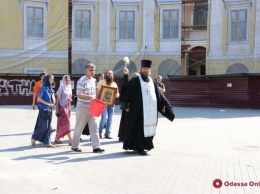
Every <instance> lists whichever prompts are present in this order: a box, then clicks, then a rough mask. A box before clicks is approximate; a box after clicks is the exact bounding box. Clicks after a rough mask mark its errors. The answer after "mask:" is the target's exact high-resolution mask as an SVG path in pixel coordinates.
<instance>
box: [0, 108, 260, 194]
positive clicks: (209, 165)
mask: <svg viewBox="0 0 260 194" xmlns="http://www.w3.org/2000/svg"><path fill="white" fill-rule="evenodd" d="M174 112H175V115H176V118H175V120H174V121H173V122H170V121H168V120H167V119H166V118H163V117H161V116H159V120H158V126H157V135H156V136H155V138H154V146H155V148H154V149H153V150H152V151H150V152H149V153H150V156H139V155H137V154H136V153H135V152H129V151H124V150H123V149H122V143H121V142H119V141H118V138H117V133H118V126H119V122H120V115H121V111H120V109H119V107H118V106H116V108H115V115H114V119H113V123H112V136H113V137H114V139H112V140H108V139H101V145H102V148H104V149H105V150H106V151H105V152H104V153H103V154H94V153H92V148H91V144H90V142H89V136H82V138H83V141H82V142H81V143H80V148H82V150H83V152H82V153H75V152H72V151H71V150H70V146H68V140H67V138H66V137H65V138H64V140H63V141H64V144H62V145H57V147H56V148H45V147H43V145H41V144H39V142H37V145H36V147H35V148H33V147H32V146H31V145H30V138H31V135H32V131H33V128H34V124H35V120H36V116H37V114H38V112H37V110H36V111H35V113H34V112H32V111H31V109H30V106H0V118H1V125H0V131H1V133H0V141H1V147H0V166H1V168H0V188H1V193H3V194H9V193H84V194H85V193H97V194H99V193H106V194H109V193H111V194H115V193H129V194H130V193H131V194H132V193H140V194H141V193H142V194H143V193H145V194H151V193H156V194H157V193H173V194H176V193H180V194H183V193H187V194H191V193H198V194H201V193H205V194H209V193H238V194H240V193H260V186H259V185H260V133H259V131H260V110H257V109H228V108H187V107H185V108H184V107H175V108H174ZM56 122H57V120H56V118H55V117H53V127H54V128H56ZM71 123H72V128H74V124H75V110H74V109H73V112H72V118H71ZM54 137H55V133H54V134H52V137H51V138H52V140H54ZM215 179H220V180H221V181H222V187H221V188H219V189H217V188H215V187H213V181H214V180H215ZM234 185H236V186H234ZM239 185H240V186H239ZM241 185H243V186H241Z"/></svg>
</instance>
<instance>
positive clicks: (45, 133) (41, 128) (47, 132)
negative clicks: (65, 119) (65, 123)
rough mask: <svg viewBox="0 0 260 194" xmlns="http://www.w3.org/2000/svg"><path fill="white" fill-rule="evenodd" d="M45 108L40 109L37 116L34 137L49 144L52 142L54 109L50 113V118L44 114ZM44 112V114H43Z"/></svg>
mask: <svg viewBox="0 0 260 194" xmlns="http://www.w3.org/2000/svg"><path fill="white" fill-rule="evenodd" d="M43 112H44V110H42V109H39V115H38V118H37V124H36V126H35V130H34V132H33V135H32V138H33V139H35V140H37V141H39V142H42V143H44V144H45V145H48V144H49V143H50V136H51V120H52V111H51V113H50V115H49V118H45V117H44V116H43V114H44V113H43ZM41 113H42V114H41Z"/></svg>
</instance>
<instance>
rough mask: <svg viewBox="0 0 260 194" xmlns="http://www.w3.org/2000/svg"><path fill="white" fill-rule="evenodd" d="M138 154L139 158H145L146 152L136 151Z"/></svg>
mask: <svg viewBox="0 0 260 194" xmlns="http://www.w3.org/2000/svg"><path fill="white" fill-rule="evenodd" d="M138 154H139V155H141V156H147V155H148V154H147V152H146V151H138Z"/></svg>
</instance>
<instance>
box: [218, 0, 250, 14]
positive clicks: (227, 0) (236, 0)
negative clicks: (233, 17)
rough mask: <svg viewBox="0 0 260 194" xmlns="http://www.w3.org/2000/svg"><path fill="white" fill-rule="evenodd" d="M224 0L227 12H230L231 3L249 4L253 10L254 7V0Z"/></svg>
mask: <svg viewBox="0 0 260 194" xmlns="http://www.w3.org/2000/svg"><path fill="white" fill-rule="evenodd" d="M222 2H223V4H224V7H225V10H226V13H228V7H229V6H231V5H242V4H249V5H250V8H251V11H252V8H253V0H243V1H241V0H222Z"/></svg>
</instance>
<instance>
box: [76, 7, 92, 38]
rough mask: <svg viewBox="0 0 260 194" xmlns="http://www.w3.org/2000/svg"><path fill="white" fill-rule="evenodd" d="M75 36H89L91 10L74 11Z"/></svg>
mask: <svg viewBox="0 0 260 194" xmlns="http://www.w3.org/2000/svg"><path fill="white" fill-rule="evenodd" d="M75 31H76V32H75V37H76V38H91V11H90V10H76V11H75Z"/></svg>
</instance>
